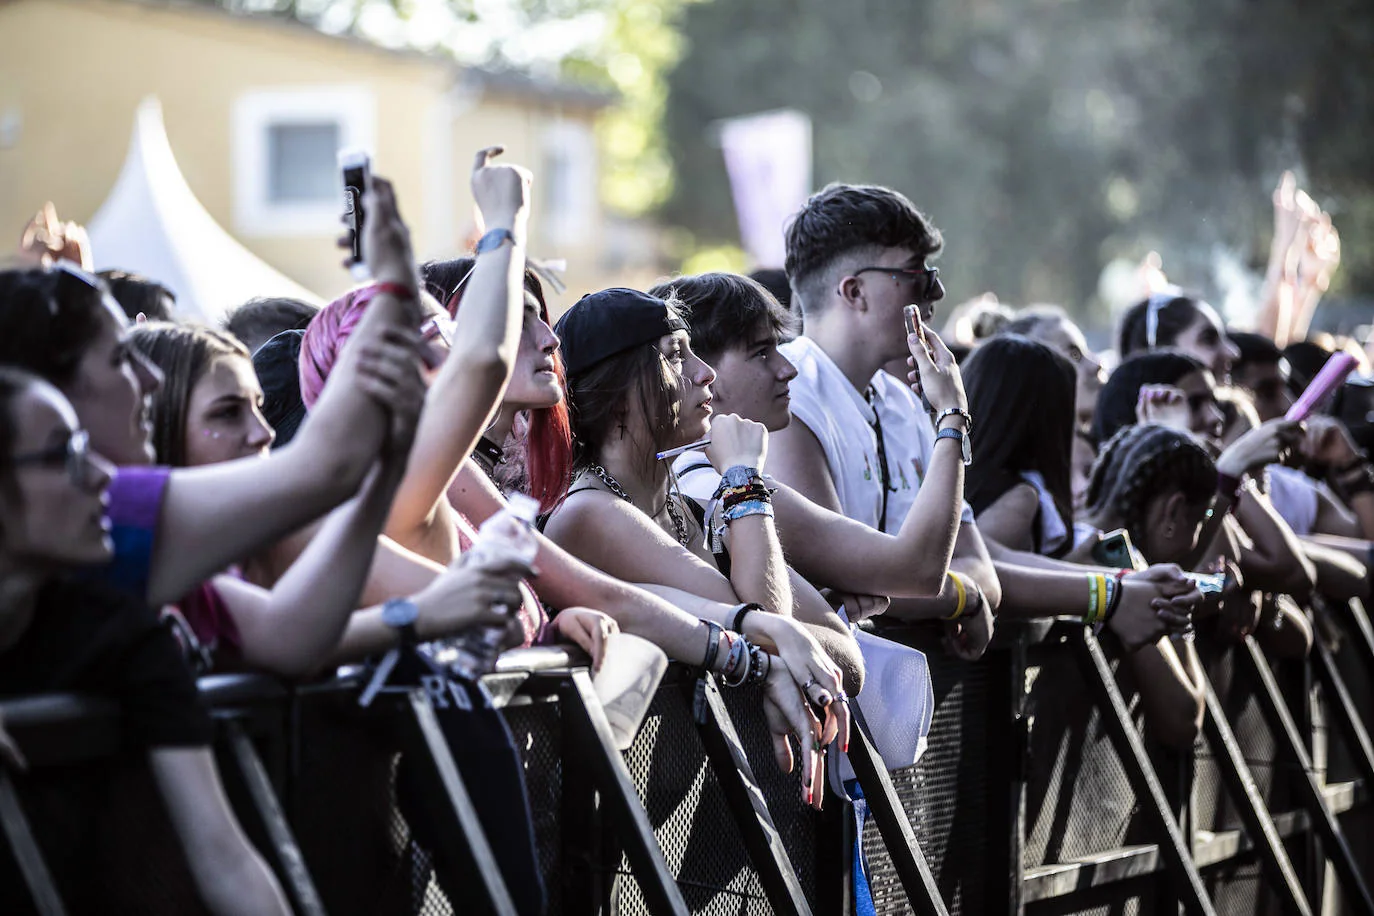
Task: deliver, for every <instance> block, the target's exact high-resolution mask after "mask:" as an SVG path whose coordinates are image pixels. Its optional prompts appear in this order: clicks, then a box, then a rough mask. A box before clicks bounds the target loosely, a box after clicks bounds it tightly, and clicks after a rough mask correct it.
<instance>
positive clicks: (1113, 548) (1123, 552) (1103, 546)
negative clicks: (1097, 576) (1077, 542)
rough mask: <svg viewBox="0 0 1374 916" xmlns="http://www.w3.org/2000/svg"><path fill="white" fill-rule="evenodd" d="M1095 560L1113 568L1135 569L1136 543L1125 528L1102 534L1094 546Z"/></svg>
mask: <svg viewBox="0 0 1374 916" xmlns="http://www.w3.org/2000/svg"><path fill="white" fill-rule="evenodd" d="M1093 562H1095V563H1099V564H1101V565H1103V566H1110V567H1111V568H1112V569H1135V568H1136V562H1135V545H1134V544H1132V543H1131V536H1130V534H1128V533H1127V532H1126V529H1125V528H1117V529H1116V530H1115V531H1108V532H1106V533H1105V534H1103V535H1102V540H1100V541H1098V542H1097V546H1096V547H1094V548H1093Z"/></svg>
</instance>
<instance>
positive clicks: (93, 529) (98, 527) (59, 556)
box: [0, 383, 114, 572]
mask: <svg viewBox="0 0 1374 916" xmlns="http://www.w3.org/2000/svg"><path fill="white" fill-rule="evenodd" d="M13 415H14V424H15V440H14V450H13V452H12V453H11V455H9V456H6V460H12V459H13V458H14V457H15V456H27V455H36V454H40V453H43V454H45V457H44V458H43V459H42V460H41V461H26V462H24V463H23V464H22V465H17V466H14V467H12V468H11V469H10V473H11V474H12V475H13V479H14V483H15V488H14V492H13V493H12V494H5V495H4V496H0V532H3V537H2V538H0V562H2V563H3V565H4V566H5V567H6V568H12V569H22V570H25V571H28V572H35V571H38V570H43V569H53V570H56V569H63V568H69V567H72V566H85V565H91V564H97V563H105V562H108V561H109V559H110V557H111V556H112V555H113V552H114V545H113V543H112V542H111V540H110V527H109V521H108V520H107V519H106V518H105V490H106V488H107V487H108V486H109V484H110V477H111V474H112V473H113V470H114V468H113V467H112V466H111V465H110V464H109V463H108V462H106V461H105V460H104V459H103V458H101V457H100V456H99V455H97V454H93V453H92V454H90V455H88V458H87V460H86V461H85V462H84V465H82V466H81V467H80V468H79V470H80V476H79V478H78V479H73V477H72V475H71V473H70V470H69V466H68V459H67V456H66V446H67V443H68V442H69V441H70V440H71V438H72V436H73V434H75V433H76V431H77V430H78V429H79V428H80V426H79V424H78V422H77V418H76V413H75V412H74V411H73V410H72V408H71V406H70V405H69V404H67V402H66V400H65V399H64V398H63V397H62V395H60V394H59V393H58V392H57V390H56V389H55V388H53V387H52V386H50V385H47V384H45V383H38V384H35V385H33V386H32V387H30V388H29V389H28V390H27V391H25V392H24V393H23V394H21V395H19V396H18V397H17V398H15V400H14V402H13Z"/></svg>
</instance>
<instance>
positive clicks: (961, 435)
mask: <svg viewBox="0 0 1374 916" xmlns="http://www.w3.org/2000/svg"><path fill="white" fill-rule="evenodd" d="M935 439H936V441H939V440H940V439H957V440H958V441H959V448H960V451H961V452H962V453H963V458H964V465H965V466H966V467H967V466H968V465H970V464H972V463H973V450H972V448H971V447H970V444H969V438H968V434H967V433H965V432H964V431H963V430H961V429H942V430H940V431H939V432H937V433H936V434H935Z"/></svg>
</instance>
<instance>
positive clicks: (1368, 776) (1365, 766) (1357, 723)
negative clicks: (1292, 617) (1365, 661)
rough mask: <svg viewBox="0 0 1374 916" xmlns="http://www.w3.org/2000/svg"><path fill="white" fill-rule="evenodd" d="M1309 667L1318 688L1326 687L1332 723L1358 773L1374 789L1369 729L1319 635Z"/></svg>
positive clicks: (1373, 760) (1314, 643)
mask: <svg viewBox="0 0 1374 916" xmlns="http://www.w3.org/2000/svg"><path fill="white" fill-rule="evenodd" d="M1312 668H1313V670H1314V671H1315V672H1316V675H1317V680H1318V681H1320V682H1321V685H1322V690H1324V691H1326V698H1327V703H1328V704H1329V708H1330V709H1331V711H1332V712H1333V713H1334V714H1335V717H1336V725H1337V727H1338V728H1339V729H1340V730H1341V737H1343V738H1344V739H1345V742H1346V746H1347V748H1348V749H1349V751H1350V755H1351V756H1352V757H1354V758H1355V764H1356V766H1358V767H1359V768H1360V776H1362V777H1363V778H1364V781H1365V784H1366V785H1367V786H1369V787H1370V788H1371V789H1374V742H1371V741H1370V737H1369V730H1368V729H1367V728H1366V727H1365V724H1364V719H1362V718H1361V717H1360V713H1359V707H1358V706H1356V705H1355V699H1354V697H1352V696H1351V695H1350V688H1349V687H1347V686H1346V685H1345V678H1344V677H1342V676H1341V672H1340V669H1339V668H1337V667H1336V659H1335V658H1333V657H1332V655H1331V650H1330V649H1328V648H1326V645H1325V644H1324V643H1323V642H1322V641H1321V640H1320V639H1314V640H1313V641H1312Z"/></svg>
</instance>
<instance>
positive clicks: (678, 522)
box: [587, 464, 688, 547]
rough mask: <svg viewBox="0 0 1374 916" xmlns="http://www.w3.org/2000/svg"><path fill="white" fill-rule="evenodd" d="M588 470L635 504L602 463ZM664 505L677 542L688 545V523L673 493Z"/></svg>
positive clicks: (608, 487)
mask: <svg viewBox="0 0 1374 916" xmlns="http://www.w3.org/2000/svg"><path fill="white" fill-rule="evenodd" d="M587 471H588V472H589V473H590V474H591V475H592V476H593V477H595V478H596V479H597V480H600V481H601V482H602V483H604V484H605V485H606V489H608V490H610V491H611V492H612V493H614V494H615V495H616V496H618V497H620V498H621V499H623V500H625V502H627V503H629V504H630V505H632V506H633V505H634V500H632V499H630V494H629V493H626V492H625V488H624V487H622V486H621V485H620V481H618V480H616V479H615V478H614V477H612V476H611V475H610V472H609V471H607V470H606V469H605V468H603V467H602V466H601V465H599V464H594V465H592V466H591V467H589V468H587ZM664 505H665V507H666V508H667V510H668V517H669V518H670V519H672V520H673V531H675V532H676V533H677V542H678V543H679V544H681V545H682V546H683V547H686V546H687V541H688V536H687V524H686V523H685V522H684V521H683V520H682V514H681V513H680V512H679V511H678V508H677V506H676V504H674V503H673V494H671V493H669V494H668V501H667V502H666V503H665V504H664ZM657 514H658V513H657V512H655V513H654V515H657ZM649 517H650V518H653V517H654V516H653V515H651V516H649Z"/></svg>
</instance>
